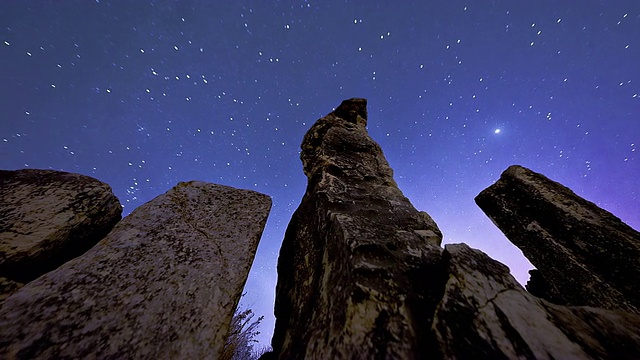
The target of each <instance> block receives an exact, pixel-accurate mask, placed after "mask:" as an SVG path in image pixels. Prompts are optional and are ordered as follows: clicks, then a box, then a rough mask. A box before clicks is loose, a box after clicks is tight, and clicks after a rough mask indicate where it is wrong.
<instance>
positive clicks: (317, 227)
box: [272, 99, 441, 359]
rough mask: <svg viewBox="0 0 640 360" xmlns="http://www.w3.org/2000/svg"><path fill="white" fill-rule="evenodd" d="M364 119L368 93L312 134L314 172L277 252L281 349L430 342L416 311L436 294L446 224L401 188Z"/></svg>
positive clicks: (347, 352) (409, 349)
mask: <svg viewBox="0 0 640 360" xmlns="http://www.w3.org/2000/svg"><path fill="white" fill-rule="evenodd" d="M366 123H367V111H366V100H364V99H351V100H346V101H344V102H343V103H342V104H341V105H340V106H339V107H338V108H337V109H336V110H335V111H334V112H332V113H331V114H329V115H327V116H325V117H324V118H322V119H320V120H318V121H317V122H316V123H315V125H313V127H312V128H311V129H310V130H309V132H308V133H307V134H306V135H305V137H304V141H303V143H302V153H301V155H300V157H301V160H302V163H303V166H304V172H305V174H306V175H307V177H308V179H309V182H308V186H307V190H306V193H305V195H304V197H303V199H302V203H301V204H300V206H299V207H298V209H297V210H296V212H295V213H294V215H293V218H292V219H291V223H290V224H289V227H288V229H287V232H286V235H285V238H284V242H283V244H282V248H281V251H280V258H279V259H278V285H277V290H276V306H275V314H276V328H275V333H274V337H273V342H272V344H273V349H274V352H275V354H277V356H279V358H281V359H295V358H299V359H304V358H306V359H313V358H325V359H354V358H411V356H410V355H412V354H416V353H418V352H419V351H420V348H421V347H423V346H424V344H423V343H422V342H421V337H422V334H421V333H420V331H421V330H420V329H419V324H418V323H416V322H415V320H416V314H422V312H423V310H424V307H425V306H424V304H431V303H432V302H434V301H435V299H434V298H433V296H432V292H431V291H430V289H429V287H430V286H431V285H432V284H431V281H430V279H432V278H434V277H435V276H433V275H431V274H429V272H428V269H429V267H428V266H425V265H424V264H430V263H432V262H433V261H432V258H435V259H439V258H440V252H441V249H440V247H439V244H440V241H441V234H440V230H438V227H437V226H436V224H435V223H434V222H433V220H432V219H431V218H430V217H429V216H428V215H427V214H426V213H424V212H419V211H417V210H416V209H415V208H414V207H413V206H412V205H411V203H410V202H409V200H407V198H405V197H404V196H403V195H402V192H401V191H400V190H399V189H398V187H397V186H396V183H395V182H394V180H393V172H392V170H391V168H390V167H389V165H388V163H387V161H386V159H385V158H384V155H383V154H382V150H381V149H380V146H379V145H378V144H377V143H375V142H374V141H373V140H372V139H371V138H370V137H369V135H368V134H367V131H366V128H365V125H366ZM438 261H439V260H438ZM436 262H437V261H436ZM424 315H425V318H426V317H428V315H427V314H424Z"/></svg>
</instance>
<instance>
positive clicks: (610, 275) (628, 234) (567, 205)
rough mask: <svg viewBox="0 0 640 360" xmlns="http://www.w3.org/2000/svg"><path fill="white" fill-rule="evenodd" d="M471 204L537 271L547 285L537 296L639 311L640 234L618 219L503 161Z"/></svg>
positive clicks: (562, 188) (569, 192)
mask: <svg viewBox="0 0 640 360" xmlns="http://www.w3.org/2000/svg"><path fill="white" fill-rule="evenodd" d="M476 203H477V204H478V205H479V206H480V208H482V210H483V211H484V212H485V213H486V214H487V215H488V216H489V217H490V218H491V219H492V220H493V222H494V223H496V225H497V226H498V227H499V228H500V229H501V230H502V232H504V234H505V235H506V236H507V238H509V240H511V241H512V242H513V243H514V244H515V245H516V246H517V247H519V248H520V249H521V250H522V252H523V253H524V255H525V256H526V257H527V258H528V259H529V260H530V261H531V263H532V264H533V265H534V266H535V267H536V268H537V269H538V270H539V271H540V275H541V277H542V278H543V279H544V282H546V283H547V285H548V286H538V288H546V289H553V291H552V292H546V291H541V293H539V295H541V296H543V297H545V298H547V299H548V300H551V298H552V297H557V296H561V297H562V299H560V301H559V302H560V303H566V304H569V305H589V306H595V307H602V308H605V309H620V310H626V311H633V312H636V313H638V312H639V310H638V309H640V281H638V279H640V233H638V232H637V231H635V230H634V229H632V228H631V227H629V226H628V225H626V224H624V223H623V222H622V221H620V219H618V218H617V217H615V216H614V215H612V214H611V213H609V212H607V211H605V210H603V209H601V208H599V207H598V206H596V205H595V204H593V203H592V202H590V201H587V200H585V199H583V198H581V197H579V196H578V195H576V194H575V193H574V192H573V191H571V190H570V189H568V188H566V187H564V186H562V185H561V184H559V183H557V182H554V181H552V180H549V179H548V178H546V177H545V176H543V175H541V174H537V173H535V172H533V171H531V170H528V169H526V168H523V167H521V166H511V167H509V168H508V169H507V170H506V171H505V172H504V173H503V174H502V176H501V177H500V179H499V180H498V181H497V182H496V183H495V184H493V185H492V186H490V187H489V188H487V189H485V190H484V191H482V192H481V193H480V194H479V195H478V196H477V197H476ZM536 282H537V283H538V284H540V283H543V281H541V280H540V279H537V280H535V281H534V284H535V283H536ZM532 290H533V291H534V292H535V287H534V289H532ZM545 292H546V293H545Z"/></svg>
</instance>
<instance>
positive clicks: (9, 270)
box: [0, 169, 122, 283]
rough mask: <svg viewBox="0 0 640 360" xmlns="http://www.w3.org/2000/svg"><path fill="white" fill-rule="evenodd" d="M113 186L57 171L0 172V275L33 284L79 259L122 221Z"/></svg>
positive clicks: (82, 176)
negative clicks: (50, 272) (74, 259)
mask: <svg viewBox="0 0 640 360" xmlns="http://www.w3.org/2000/svg"><path fill="white" fill-rule="evenodd" d="M121 214H122V207H121V206H120V202H119V201H118V199H117V198H116V197H115V195H113V192H112V191H111V188H110V187H109V185H107V184H105V183H103V182H101V181H98V180H96V179H94V178H91V177H89V176H84V175H79V174H71V173H67V172H62V171H54V170H36V169H25V170H17V171H5V170H0V276H2V277H6V278H9V279H11V280H13V281H16V282H19V283H26V282H29V281H31V280H33V279H35V278H37V277H38V276H40V275H42V274H44V273H45V272H47V271H51V270H53V269H55V268H56V267H58V266H60V265H62V264H63V263H65V262H66V261H69V260H71V259H73V258H74V257H76V256H79V255H81V254H82V253H84V252H85V251H87V250H88V249H90V248H91V247H92V246H93V245H95V244H96V243H97V242H98V241H99V240H100V239H102V238H103V237H104V236H105V235H106V234H107V233H108V232H109V231H110V230H111V229H112V228H113V226H114V225H115V224H116V223H117V222H118V221H119V220H120V218H121Z"/></svg>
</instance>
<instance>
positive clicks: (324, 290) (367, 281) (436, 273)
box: [263, 99, 640, 359]
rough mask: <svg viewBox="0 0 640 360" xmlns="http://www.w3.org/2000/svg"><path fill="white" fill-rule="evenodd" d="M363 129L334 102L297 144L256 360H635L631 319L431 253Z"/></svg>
mask: <svg viewBox="0 0 640 360" xmlns="http://www.w3.org/2000/svg"><path fill="white" fill-rule="evenodd" d="M366 122H367V112H366V101H365V100H364V99H351V100H346V101H344V102H343V103H342V104H341V105H340V106H339V107H338V108H337V109H336V110H335V111H333V112H332V113H330V114H329V115H327V116H325V117H323V118H321V119H319V120H318V121H317V122H316V123H315V124H314V125H313V126H312V127H311V129H310V130H309V132H308V133H307V134H306V135H305V137H304V140H303V142H302V153H301V155H300V157H301V160H302V163H303V167H304V172H305V174H306V175H307V178H308V185H307V190H306V192H305V194H304V197H303V198H302V202H301V204H300V206H299V207H298V209H297V210H296V212H295V213H294V214H293V217H292V219H291V222H290V224H289V227H288V229H287V232H286V234H285V238H284V241H283V244H282V248H281V250H280V257H279V259H278V285H277V289H276V305H275V315H276V328H275V331H274V336H273V339H272V345H273V352H272V353H268V354H265V355H264V356H263V358H264V359H422V358H424V359H512V358H522V359H575V358H587V359H588V358H616V359H634V358H637V354H640V316H638V315H636V314H633V313H629V312H622V311H612V310H604V309H596V308H590V307H567V306H560V305H555V304H551V303H549V302H547V301H545V300H543V299H539V298H536V297H535V296H533V295H532V294H530V293H528V292H527V291H525V290H524V289H523V288H522V287H521V286H520V285H519V284H518V283H517V282H516V281H515V279H514V278H513V277H512V276H511V275H510V274H509V270H508V268H507V267H506V266H504V265H502V264H500V263H498V262H497V261H495V260H492V259H491V258H489V257H488V256H487V255H485V254H484V253H482V252H480V251H478V250H473V249H470V248H469V247H468V246H466V245H464V244H461V245H447V246H446V248H445V249H442V248H441V247H440V246H439V245H440V241H441V234H440V231H439V230H438V228H437V226H436V224H435V223H434V222H433V220H432V219H431V218H430V217H429V216H428V215H427V214H426V213H424V212H418V211H417V210H416V209H415V208H414V207H413V206H412V205H411V203H410V202H409V201H408V200H407V199H406V198H405V197H404V196H403V195H402V193H401V192H400V190H399V189H398V188H397V186H396V184H395V182H394V181H393V178H392V171H391V169H390V168H389V165H388V163H387V161H386V160H385V158H384V156H383V154H382V151H381V149H380V147H379V146H378V144H376V143H375V142H374V141H373V140H372V139H371V138H370V137H369V136H368V134H367V131H366V129H365V125H366ZM526 201H529V200H528V199H526ZM534 204H535V203H534ZM564 205H565V206H570V204H569V205H567V204H564ZM521 206H522V207H525V208H526V207H527V206H528V205H526V204H521ZM575 211H578V210H577V209H576V210H575ZM580 214H583V213H580ZM582 216H586V214H583V215H582ZM513 221H516V222H514V224H516V225H515V226H520V225H519V224H520V222H519V221H520V220H517V219H516V220H513ZM525 227H526V225H525ZM603 261H605V262H606V260H603ZM629 279H632V280H635V279H637V277H634V278H629ZM539 285H540V286H541V287H544V286H546V285H544V284H542V283H540V282H539Z"/></svg>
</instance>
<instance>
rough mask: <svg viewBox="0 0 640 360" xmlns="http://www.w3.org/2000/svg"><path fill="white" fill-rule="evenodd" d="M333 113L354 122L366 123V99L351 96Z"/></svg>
mask: <svg viewBox="0 0 640 360" xmlns="http://www.w3.org/2000/svg"><path fill="white" fill-rule="evenodd" d="M333 114H334V115H336V116H338V117H340V118H342V119H344V120H346V121H348V122H350V123H354V124H362V125H367V99H363V98H351V99H348V100H344V101H343V102H342V104H340V106H338V107H337V108H336V109H335V110H334V111H333Z"/></svg>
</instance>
